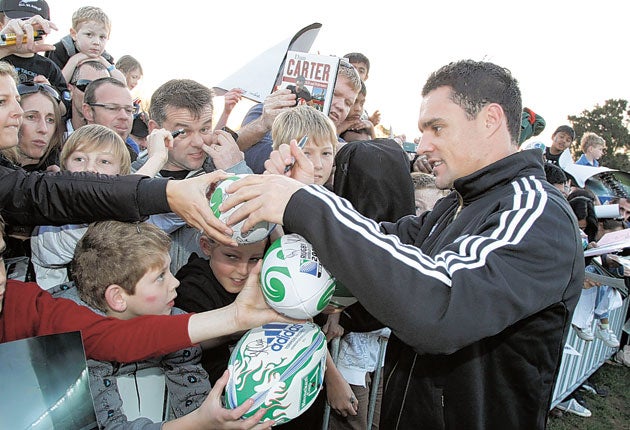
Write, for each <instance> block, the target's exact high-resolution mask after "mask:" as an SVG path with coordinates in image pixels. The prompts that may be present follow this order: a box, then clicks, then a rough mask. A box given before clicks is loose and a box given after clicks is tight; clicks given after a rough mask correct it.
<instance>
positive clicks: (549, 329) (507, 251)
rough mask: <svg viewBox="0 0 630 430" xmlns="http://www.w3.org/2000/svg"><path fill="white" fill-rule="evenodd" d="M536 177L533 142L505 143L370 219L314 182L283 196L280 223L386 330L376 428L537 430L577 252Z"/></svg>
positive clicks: (556, 204)
mask: <svg viewBox="0 0 630 430" xmlns="http://www.w3.org/2000/svg"><path fill="white" fill-rule="evenodd" d="M544 178H545V176H544V171H543V168H542V160H541V159H540V153H539V152H537V151H535V150H531V151H523V152H519V153H515V154H513V155H511V156H509V157H506V158H504V159H502V160H500V161H497V162H496V163H493V164H491V165H489V166H487V167H485V168H483V169H481V170H479V171H477V172H475V173H473V174H471V175H469V176H466V177H463V178H460V179H458V180H456V181H455V184H454V187H455V191H454V192H453V193H451V194H450V195H449V196H447V197H446V198H444V199H442V200H441V201H439V202H438V203H437V204H436V206H435V208H434V210H433V211H432V212H426V213H425V214H423V215H422V216H421V217H415V216H408V217H404V218H402V219H401V220H399V221H398V222H397V223H394V224H392V223H383V224H381V225H380V226H379V225H377V224H376V223H374V222H372V221H370V220H368V219H366V218H363V217H361V216H359V215H358V214H357V213H356V212H354V211H352V210H351V209H349V207H348V205H347V203H344V201H343V200H342V199H339V198H338V197H336V196H334V195H332V194H331V193H329V192H326V191H325V190H324V189H323V188H321V187H317V186H310V187H306V188H304V189H302V190H300V191H298V192H297V193H295V194H294V195H293V197H292V198H291V200H290V201H289V203H288V205H287V207H286V210H285V214H284V225H286V226H287V228H288V229H290V230H291V231H294V232H296V233H299V234H301V235H303V236H304V237H305V238H306V239H307V240H308V241H309V242H311V243H312V244H313V246H314V248H315V249H317V252H318V256H319V257H320V259H321V261H322V264H323V265H324V266H325V267H326V268H327V269H328V270H329V271H330V272H331V273H332V274H333V275H334V276H335V277H336V278H337V279H338V280H339V281H340V282H341V283H342V284H343V285H344V286H346V287H347V288H348V290H350V292H351V293H353V294H354V296H355V297H357V298H358V299H359V301H360V302H361V303H362V304H363V305H364V306H365V308H366V309H367V310H368V312H370V313H371V314H372V315H374V316H375V317H376V318H377V319H378V320H379V321H381V322H382V323H383V324H385V325H386V326H387V327H390V328H391V329H392V332H393V335H392V337H391V338H390V341H389V344H388V350H387V356H386V365H385V367H386V368H385V375H384V378H385V379H384V383H385V387H384V393H383V402H382V410H381V421H380V422H381V426H382V427H383V428H386V429H417V428H422V429H457V430H459V429H524V430H531V429H542V428H544V427H545V421H546V416H547V412H548V409H549V405H550V402H551V396H552V393H553V385H554V381H555V378H556V376H557V372H558V368H559V365H560V360H561V357H562V350H563V345H564V341H565V339H566V336H567V333H568V327H569V323H570V321H571V315H572V312H573V310H574V308H575V305H576V303H577V300H578V298H579V294H580V291H581V289H582V283H583V277H584V256H583V251H582V246H581V240H580V237H579V233H578V228H577V222H576V220H575V217H574V216H573V214H572V211H571V209H570V207H569V206H568V204H567V202H566V200H565V199H564V197H563V196H562V195H561V194H560V193H559V191H558V190H556V189H555V188H554V187H553V186H551V185H550V184H549V183H547V182H546V181H545V179H544ZM383 233H386V234H383ZM348 244H352V250H349V249H348Z"/></svg>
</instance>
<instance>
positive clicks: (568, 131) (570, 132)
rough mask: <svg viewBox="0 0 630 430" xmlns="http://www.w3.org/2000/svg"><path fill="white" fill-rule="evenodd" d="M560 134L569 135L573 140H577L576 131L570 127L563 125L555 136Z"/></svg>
mask: <svg viewBox="0 0 630 430" xmlns="http://www.w3.org/2000/svg"><path fill="white" fill-rule="evenodd" d="M560 132H564V133H566V134H568V135H569V136H571V140H575V130H573V128H572V127H570V126H568V125H561V126H560V127H558V128H556V131H554V132H553V134H554V135H555V134H557V133H560Z"/></svg>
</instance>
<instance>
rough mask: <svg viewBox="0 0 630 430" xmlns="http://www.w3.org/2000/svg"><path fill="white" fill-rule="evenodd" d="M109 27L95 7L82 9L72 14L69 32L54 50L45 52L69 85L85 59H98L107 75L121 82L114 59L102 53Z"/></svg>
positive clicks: (107, 38) (101, 12)
mask: <svg viewBox="0 0 630 430" xmlns="http://www.w3.org/2000/svg"><path fill="white" fill-rule="evenodd" d="M111 28H112V24H111V21H110V19H109V16H107V14H106V13H105V12H104V11H103V10H102V9H101V8H99V7H96V6H82V7H80V8H79V9H77V10H75V11H74V13H73V14H72V27H71V28H70V33H69V34H67V35H66V36H64V37H63V38H61V40H60V41H59V42H57V43H55V45H54V46H55V50H54V51H48V52H46V56H47V57H48V58H50V59H51V60H53V61H54V62H55V63H56V64H57V65H58V66H59V68H60V69H61V71H62V72H63V76H64V78H65V79H66V82H70V81H71V79H72V74H73V73H74V70H75V69H76V67H77V66H78V65H79V64H80V63H81V62H83V61H85V60H87V59H98V60H99V61H101V62H102V63H103V64H104V65H105V66H106V67H107V70H108V71H109V73H110V75H111V76H112V77H114V78H116V79H118V80H120V81H122V82H126V81H125V76H124V75H123V74H122V72H120V71H119V70H116V67H115V66H114V57H112V56H111V55H110V54H108V53H107V52H106V51H105V45H107V41H108V40H109V35H110V32H111Z"/></svg>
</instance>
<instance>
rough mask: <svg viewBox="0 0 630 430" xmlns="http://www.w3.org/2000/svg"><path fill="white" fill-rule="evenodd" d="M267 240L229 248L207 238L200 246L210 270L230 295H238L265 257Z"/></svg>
mask: <svg viewBox="0 0 630 430" xmlns="http://www.w3.org/2000/svg"><path fill="white" fill-rule="evenodd" d="M267 242H268V241H267V240H262V241H260V242H256V243H252V244H249V245H240V246H227V245H219V244H217V243H214V242H211V241H210V240H208V238H206V237H205V236H202V237H201V240H200V244H201V249H202V250H203V252H204V254H206V255H207V256H208V258H209V260H210V269H212V273H214V276H215V277H216V278H217V280H218V281H219V283H220V284H221V285H222V286H223V288H224V289H225V291H227V292H228V293H233V294H238V293H239V292H240V291H241V290H242V289H243V287H244V286H245V282H246V281H247V277H248V276H249V272H251V271H252V269H253V268H254V266H255V265H256V263H257V262H258V260H260V259H261V258H263V256H264V255H265V247H266V245H267Z"/></svg>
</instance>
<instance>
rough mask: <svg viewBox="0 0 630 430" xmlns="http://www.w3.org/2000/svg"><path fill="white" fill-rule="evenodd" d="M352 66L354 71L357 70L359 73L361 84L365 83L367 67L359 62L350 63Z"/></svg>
mask: <svg viewBox="0 0 630 430" xmlns="http://www.w3.org/2000/svg"><path fill="white" fill-rule="evenodd" d="M350 64H352V65H353V66H354V68H355V69H357V72H359V77H360V78H361V80H362V81H363V82H365V81H367V78H368V66H367V64H365V63H363V62H360V63H350Z"/></svg>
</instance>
